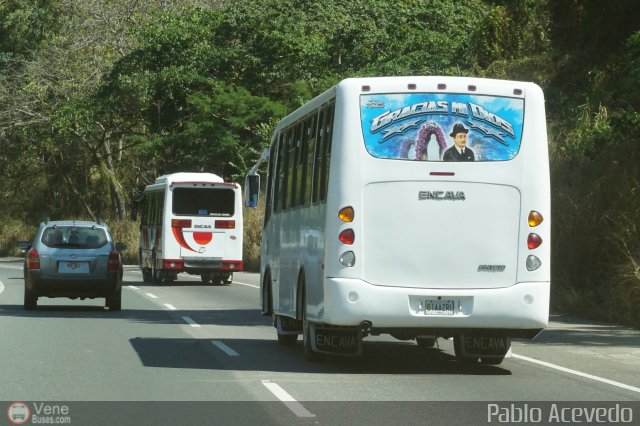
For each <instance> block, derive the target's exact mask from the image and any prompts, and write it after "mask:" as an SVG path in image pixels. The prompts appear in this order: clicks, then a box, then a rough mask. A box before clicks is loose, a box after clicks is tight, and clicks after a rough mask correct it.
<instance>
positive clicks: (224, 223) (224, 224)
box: [216, 220, 236, 229]
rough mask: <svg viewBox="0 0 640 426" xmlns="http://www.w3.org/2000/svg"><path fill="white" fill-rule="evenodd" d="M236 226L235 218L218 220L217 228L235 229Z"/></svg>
mask: <svg viewBox="0 0 640 426" xmlns="http://www.w3.org/2000/svg"><path fill="white" fill-rule="evenodd" d="M235 227H236V221H235V220H216V229H234V228H235Z"/></svg>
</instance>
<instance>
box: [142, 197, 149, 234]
mask: <svg viewBox="0 0 640 426" xmlns="http://www.w3.org/2000/svg"><path fill="white" fill-rule="evenodd" d="M148 209H149V196H148V194H143V195H142V200H140V227H141V228H142V227H143V226H147V221H148V220H149V211H148Z"/></svg>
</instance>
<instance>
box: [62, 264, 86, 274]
mask: <svg viewBox="0 0 640 426" xmlns="http://www.w3.org/2000/svg"><path fill="white" fill-rule="evenodd" d="M58 272H64V273H66V274H86V273H87V272H89V263H88V262H77V261H68V262H60V263H58Z"/></svg>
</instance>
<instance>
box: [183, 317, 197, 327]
mask: <svg viewBox="0 0 640 426" xmlns="http://www.w3.org/2000/svg"><path fill="white" fill-rule="evenodd" d="M182 319H183V320H184V322H186V323H187V324H189V325H190V326H191V327H195V328H198V327H200V324H198V323H197V322H195V321H194V320H192V319H191V317H182Z"/></svg>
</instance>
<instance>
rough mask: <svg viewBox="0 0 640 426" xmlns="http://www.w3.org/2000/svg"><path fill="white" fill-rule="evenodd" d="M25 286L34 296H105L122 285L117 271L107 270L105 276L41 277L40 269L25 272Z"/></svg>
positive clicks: (114, 291)
mask: <svg viewBox="0 0 640 426" xmlns="http://www.w3.org/2000/svg"><path fill="white" fill-rule="evenodd" d="M25 286H26V288H27V290H29V291H30V292H31V293H32V294H33V295H34V296H45V297H89V298H93V297H107V296H111V295H113V294H114V293H116V292H117V291H118V290H119V289H120V288H121V286H122V281H121V279H120V273H119V272H118V271H113V272H108V273H107V276H106V277H105V278H87V277H73V276H65V277H64V278H59V277H55V278H54V277H41V275H40V271H38V270H33V271H29V272H28V274H27V280H26V281H25Z"/></svg>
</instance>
